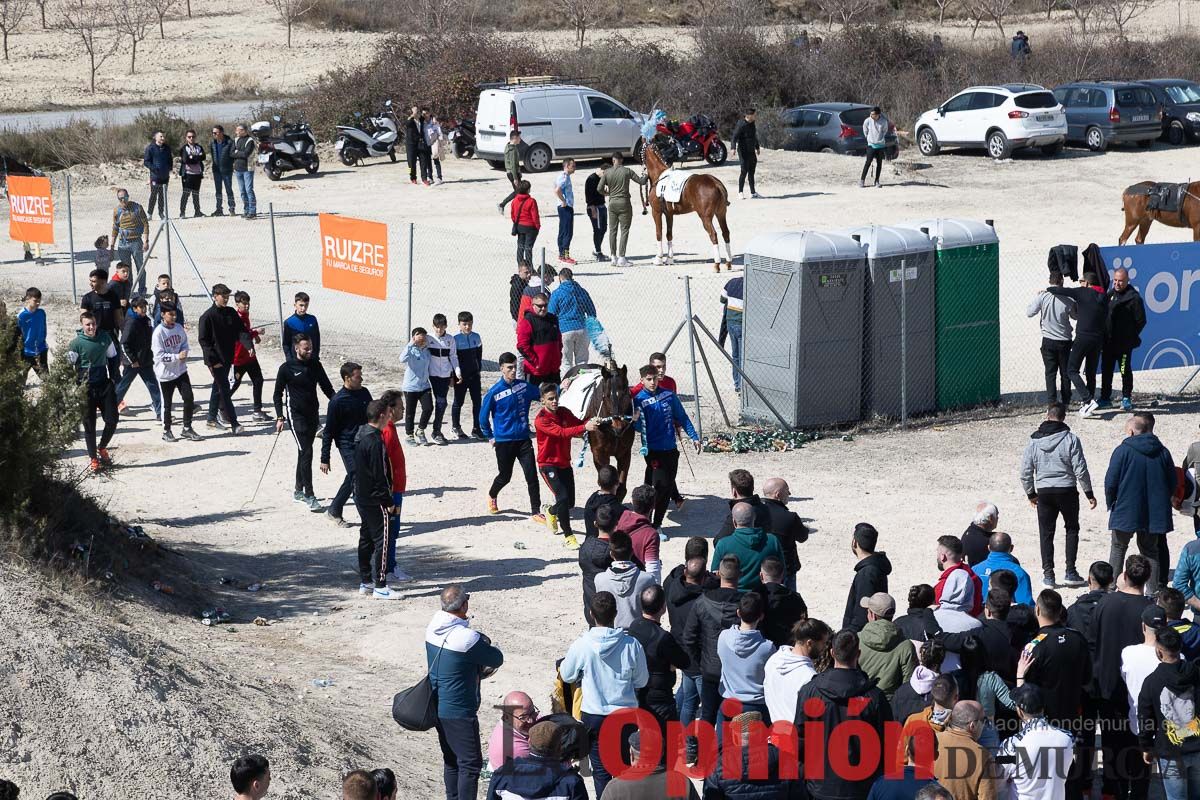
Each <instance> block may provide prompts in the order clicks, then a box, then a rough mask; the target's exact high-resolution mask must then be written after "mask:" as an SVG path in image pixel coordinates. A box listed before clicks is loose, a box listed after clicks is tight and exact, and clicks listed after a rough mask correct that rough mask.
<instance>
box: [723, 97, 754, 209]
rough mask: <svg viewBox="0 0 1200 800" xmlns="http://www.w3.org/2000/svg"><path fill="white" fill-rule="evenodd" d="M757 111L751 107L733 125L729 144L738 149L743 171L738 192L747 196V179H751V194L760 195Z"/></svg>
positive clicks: (739, 178)
mask: <svg viewBox="0 0 1200 800" xmlns="http://www.w3.org/2000/svg"><path fill="white" fill-rule="evenodd" d="M754 119H755V112H754V109H753V108H752V109H750V110H749V111H747V112H746V115H745V116H744V117H742V118H741V119H739V120H738V123H737V125H734V126H733V137H732V138H731V139H730V140H729V146H730V148H732V149H733V150H736V151H737V154H738V161H739V162H741V165H742V171H741V172H740V173H738V194H740V195H741V196H742V197H743V198H745V196H746V195H745V189H746V179H747V178H749V179H750V196H751V197H758V192H756V191H754V170H756V169H758V154H759V150H760V148H759V146H758V128H757V127H756V125H755V123H754Z"/></svg>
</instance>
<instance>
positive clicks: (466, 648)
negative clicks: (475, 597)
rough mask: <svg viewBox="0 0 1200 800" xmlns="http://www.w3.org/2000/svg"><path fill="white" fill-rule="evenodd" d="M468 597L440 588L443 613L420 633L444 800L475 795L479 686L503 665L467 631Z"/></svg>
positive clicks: (479, 763)
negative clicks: (433, 710) (439, 752)
mask: <svg viewBox="0 0 1200 800" xmlns="http://www.w3.org/2000/svg"><path fill="white" fill-rule="evenodd" d="M470 600H471V595H470V594H468V593H467V592H466V590H464V589H463V587H462V586H461V585H460V584H457V583H452V584H450V585H449V586H447V587H446V588H445V589H442V595H441V606H442V610H441V611H439V612H438V613H436V614H434V615H433V619H432V620H430V622H429V627H427V628H426V629H425V659H426V662H425V663H426V664H427V665H428V667H429V682H430V683H431V684H433V689H434V691H436V692H437V735H438V745H439V746H440V747H441V749H442V763H443V765H444V766H443V768H442V776H443V779H444V780H445V783H446V800H469V799H471V798H475V797H476V796H477V795H478V791H479V772H480V770H482V769H483V751H482V749H481V748H480V745H479V682H480V681H481V680H482V679H483V678H488V677H491V676H492V675H493V674H494V673H495V672H496V670H497V669H499V668H500V665H501V664H503V663H504V654H503V653H501V652H500V650H499V648H497V647H495V646H493V645H492V642H491V640H490V639H488V638H487V637H486V636H484V635H483V634H482V633H479V632H478V631H473V630H471V628H470V623H469V622H468V621H467V611H468V607H469V604H470Z"/></svg>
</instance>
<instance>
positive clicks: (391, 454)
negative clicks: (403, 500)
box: [381, 424, 408, 494]
mask: <svg viewBox="0 0 1200 800" xmlns="http://www.w3.org/2000/svg"><path fill="white" fill-rule="evenodd" d="M381 433H382V434H383V449H384V451H385V452H386V453H387V457H388V461H390V462H392V491H393V492H400V493H402V494H403V492H404V490H405V488H406V487H407V486H408V472H407V470H406V469H405V465H404V448H403V447H401V446H400V434H399V433H397V432H396V426H395V424H392V425H384V426H383V430H382V431H381Z"/></svg>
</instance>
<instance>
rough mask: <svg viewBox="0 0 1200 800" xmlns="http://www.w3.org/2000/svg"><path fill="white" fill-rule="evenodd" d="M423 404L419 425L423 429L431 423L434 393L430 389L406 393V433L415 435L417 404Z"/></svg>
mask: <svg viewBox="0 0 1200 800" xmlns="http://www.w3.org/2000/svg"><path fill="white" fill-rule="evenodd" d="M418 405H420V406H421V421H420V423H419V424H418V425H417V427H419V428H420V429H421V430H422V431H424V430H425V427H426V426H427V425H429V415H430V414H432V413H433V393H432V392H431V391H430V390H429V389H422V390H421V391H419V392H405V393H404V434H405V435H406V436H412V435H413V422H414V420H416V418H417V406H418Z"/></svg>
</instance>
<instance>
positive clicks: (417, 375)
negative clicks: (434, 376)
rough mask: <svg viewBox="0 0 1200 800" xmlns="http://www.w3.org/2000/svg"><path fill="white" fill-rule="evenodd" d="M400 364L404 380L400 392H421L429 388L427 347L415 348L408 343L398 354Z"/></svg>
mask: <svg viewBox="0 0 1200 800" xmlns="http://www.w3.org/2000/svg"><path fill="white" fill-rule="evenodd" d="M400 363H401V364H403V365H404V380H403V381H402V382H401V384H400V391H402V392H423V391H425V390H426V389H428V388H429V387H430V383H429V363H430V355H429V348H428V347H417V346H416V345H415V344H412V343H411V342H410V343H409V344H408V345H406V346H405V348H404V352H403V353H401V354H400Z"/></svg>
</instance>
